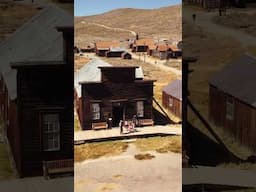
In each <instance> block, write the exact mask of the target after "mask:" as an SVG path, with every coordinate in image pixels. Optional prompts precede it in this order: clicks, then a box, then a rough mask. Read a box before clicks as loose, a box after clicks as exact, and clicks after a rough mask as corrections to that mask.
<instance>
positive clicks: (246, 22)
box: [212, 12, 256, 36]
mask: <svg viewBox="0 0 256 192" xmlns="http://www.w3.org/2000/svg"><path fill="white" fill-rule="evenodd" d="M255 18H256V13H254V14H248V13H239V12H237V13H231V14H229V15H227V16H223V17H219V16H215V17H214V18H213V19H212V20H213V22H214V23H216V24H219V25H223V26H227V27H230V28H233V29H236V30H240V31H243V32H246V33H248V34H251V35H253V36H256V23H255Z"/></svg>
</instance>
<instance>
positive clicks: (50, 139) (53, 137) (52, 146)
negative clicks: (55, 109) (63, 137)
mask: <svg viewBox="0 0 256 192" xmlns="http://www.w3.org/2000/svg"><path fill="white" fill-rule="evenodd" d="M43 141H44V143H43V147H44V151H58V150H60V120H59V114H44V115H43Z"/></svg>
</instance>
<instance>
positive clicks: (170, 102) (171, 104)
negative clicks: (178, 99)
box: [169, 97, 173, 107]
mask: <svg viewBox="0 0 256 192" xmlns="http://www.w3.org/2000/svg"><path fill="white" fill-rule="evenodd" d="M172 106H173V98H171V97H170V98H169V107H172Z"/></svg>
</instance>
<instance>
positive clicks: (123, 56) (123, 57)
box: [122, 52, 132, 59]
mask: <svg viewBox="0 0 256 192" xmlns="http://www.w3.org/2000/svg"><path fill="white" fill-rule="evenodd" d="M122 59H132V55H131V54H130V53H128V52H123V53H122Z"/></svg>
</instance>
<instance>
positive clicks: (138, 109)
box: [136, 101, 145, 117]
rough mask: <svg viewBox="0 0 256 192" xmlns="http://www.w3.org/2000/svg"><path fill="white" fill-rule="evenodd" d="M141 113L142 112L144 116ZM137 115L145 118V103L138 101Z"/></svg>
mask: <svg viewBox="0 0 256 192" xmlns="http://www.w3.org/2000/svg"><path fill="white" fill-rule="evenodd" d="M139 103H141V104H142V105H140V104H139ZM140 107H141V108H140ZM140 110H142V111H140ZM140 112H142V114H141V113H140ZM136 114H137V117H144V116H145V103H144V101H136Z"/></svg>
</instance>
